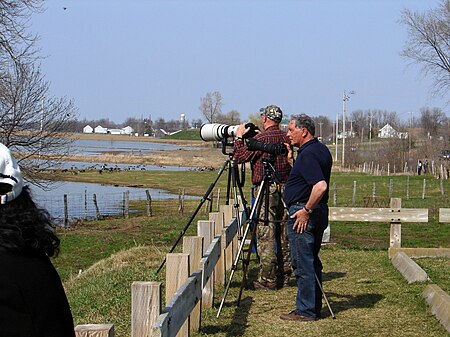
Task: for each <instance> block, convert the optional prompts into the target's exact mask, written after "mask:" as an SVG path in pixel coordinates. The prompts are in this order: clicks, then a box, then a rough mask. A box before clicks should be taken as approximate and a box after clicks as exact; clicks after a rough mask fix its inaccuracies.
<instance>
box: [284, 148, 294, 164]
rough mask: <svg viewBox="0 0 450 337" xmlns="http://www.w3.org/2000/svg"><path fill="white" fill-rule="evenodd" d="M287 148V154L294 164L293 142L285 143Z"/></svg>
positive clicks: (289, 160)
mask: <svg viewBox="0 0 450 337" xmlns="http://www.w3.org/2000/svg"><path fill="white" fill-rule="evenodd" d="M284 146H286V149H287V150H288V154H287V156H286V158H287V161H288V163H289V165H291V166H294V150H293V149H292V146H291V144H288V143H284Z"/></svg>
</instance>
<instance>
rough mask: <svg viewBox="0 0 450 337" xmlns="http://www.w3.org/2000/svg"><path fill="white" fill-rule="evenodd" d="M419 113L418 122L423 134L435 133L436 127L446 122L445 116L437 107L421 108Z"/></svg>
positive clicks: (431, 134)
mask: <svg viewBox="0 0 450 337" xmlns="http://www.w3.org/2000/svg"><path fill="white" fill-rule="evenodd" d="M420 114H421V116H420V122H421V124H422V128H423V131H424V133H425V135H430V136H434V135H437V131H438V129H439V128H440V127H441V126H442V125H445V124H446V123H447V117H446V116H445V114H444V113H443V112H442V110H441V109H439V108H422V109H420Z"/></svg>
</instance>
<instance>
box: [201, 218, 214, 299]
mask: <svg viewBox="0 0 450 337" xmlns="http://www.w3.org/2000/svg"><path fill="white" fill-rule="evenodd" d="M213 226H214V222H213V221H209V220H199V221H198V222H197V235H198V236H202V237H203V252H206V251H207V249H208V247H209V245H210V244H211V241H212V240H213V237H214V227H213ZM213 302H214V272H213V275H212V276H211V278H210V279H209V281H208V282H207V283H206V284H205V286H204V287H203V291H202V308H211V307H212V306H213Z"/></svg>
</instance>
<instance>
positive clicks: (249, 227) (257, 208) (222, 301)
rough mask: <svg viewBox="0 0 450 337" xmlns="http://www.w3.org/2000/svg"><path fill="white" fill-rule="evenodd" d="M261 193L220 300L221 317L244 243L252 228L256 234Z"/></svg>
mask: <svg viewBox="0 0 450 337" xmlns="http://www.w3.org/2000/svg"><path fill="white" fill-rule="evenodd" d="M261 195H262V193H261V190H260V193H259V194H258V196H257V197H256V201H255V204H254V207H253V208H252V211H251V212H250V218H249V219H248V220H247V221H248V223H247V228H246V229H245V232H244V236H243V239H242V241H241V243H240V245H239V251H238V253H237V255H236V260H235V262H234V264H233V265H232V268H231V274H230V279H229V280H228V283H227V285H226V287H225V291H224V294H223V296H222V300H221V302H220V306H219V310H218V312H217V317H219V315H220V312H221V311H222V307H223V305H224V303H225V299H226V297H227V294H228V290H229V289H230V285H231V281H232V280H233V276H234V273H235V272H236V269H237V265H238V263H239V259H240V258H241V253H242V250H243V248H244V245H245V239H246V238H247V235H248V233H249V232H250V229H251V230H252V238H253V237H254V236H255V233H256V228H257V221H258V218H257V216H259V212H260V209H261V206H258V205H260V204H261V202H260V201H259V200H260V199H261V197H260V196H261ZM255 213H256V214H257V216H255ZM255 219H256V223H253V222H254V221H255ZM252 225H253V227H252ZM252 242H253V240H252ZM251 249H252V246H251V247H250V250H249V253H248V260H247V261H250V254H251ZM242 264H243V269H244V270H245V271H246V270H247V268H246V267H245V266H246V265H248V262H246V261H243V262H242ZM241 293H242V288H241Z"/></svg>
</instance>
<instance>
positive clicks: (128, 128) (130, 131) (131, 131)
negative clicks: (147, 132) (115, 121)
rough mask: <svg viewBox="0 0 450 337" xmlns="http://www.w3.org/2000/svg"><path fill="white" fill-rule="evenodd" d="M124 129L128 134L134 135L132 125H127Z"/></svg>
mask: <svg viewBox="0 0 450 337" xmlns="http://www.w3.org/2000/svg"><path fill="white" fill-rule="evenodd" d="M122 131H123V133H124V134H126V135H132V134H133V132H134V130H133V128H132V127H131V126H126V127H124V128H122Z"/></svg>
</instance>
